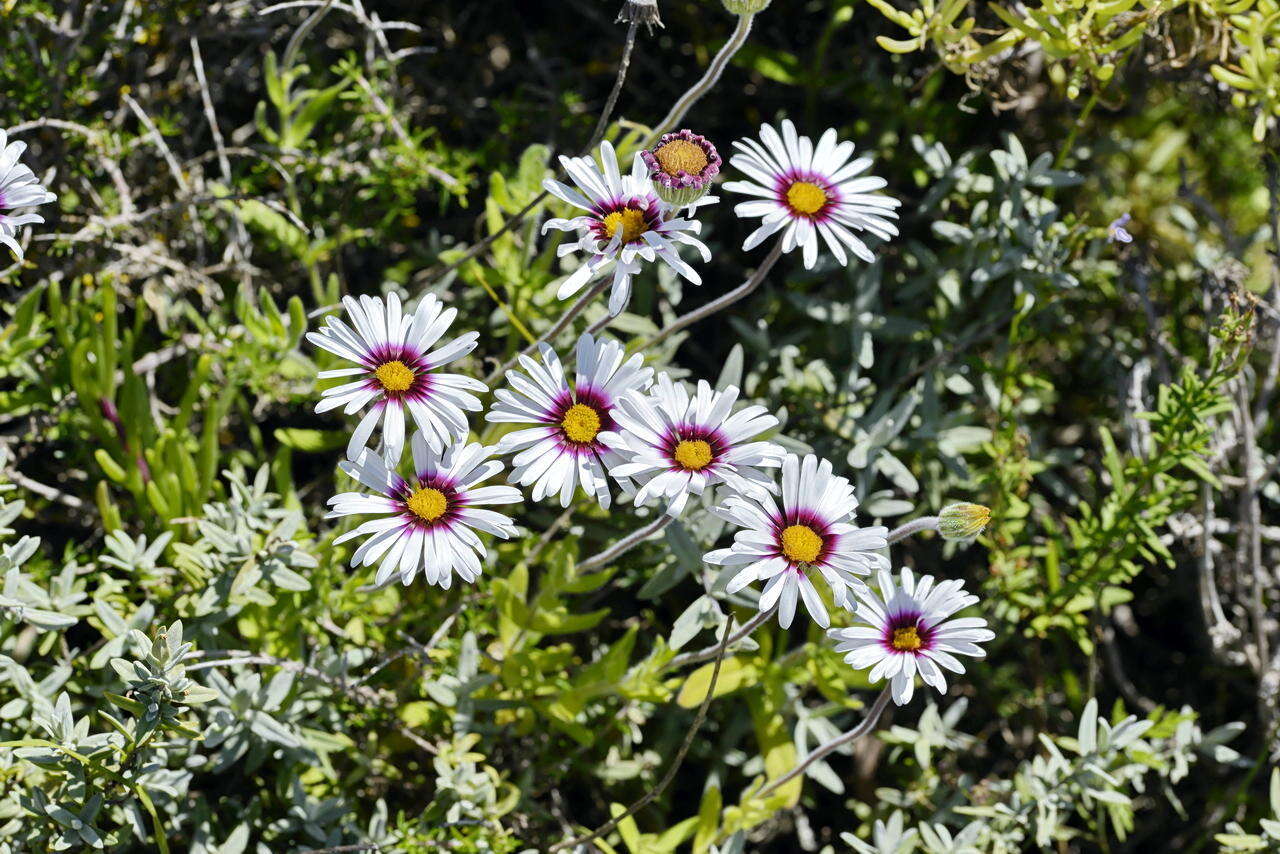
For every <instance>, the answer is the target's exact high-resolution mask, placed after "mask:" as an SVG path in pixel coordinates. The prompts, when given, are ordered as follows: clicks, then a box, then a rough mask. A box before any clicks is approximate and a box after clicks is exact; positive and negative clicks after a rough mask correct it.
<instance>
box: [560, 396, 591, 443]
mask: <svg viewBox="0 0 1280 854" xmlns="http://www.w3.org/2000/svg"><path fill="white" fill-rule="evenodd" d="M560 429H561V430H563V431H564V435H565V438H566V439H568V440H569V441H570V442H577V443H578V444H579V445H585V444H586V443H587V442H590V441H593V440H594V439H595V438H596V434H597V433H599V432H600V413H599V412H596V411H595V410H594V409H592V408H591V407H590V406H587V405H586V404H585V403H575V404H574V405H573V406H570V407H569V411H568V412H566V413H565V414H564V417H563V418H561V419H560Z"/></svg>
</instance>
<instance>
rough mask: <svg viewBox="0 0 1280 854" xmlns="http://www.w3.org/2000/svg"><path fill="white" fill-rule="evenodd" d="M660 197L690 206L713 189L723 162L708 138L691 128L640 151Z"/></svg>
mask: <svg viewBox="0 0 1280 854" xmlns="http://www.w3.org/2000/svg"><path fill="white" fill-rule="evenodd" d="M640 156H641V157H642V158H643V159H644V163H645V165H646V166H648V167H649V180H650V181H651V182H652V184H653V190H654V192H655V193H657V194H658V198H660V199H662V200H663V201H664V202H666V203H667V204H669V205H671V206H672V207H674V208H683V207H687V206H689V205H691V204H693V203H694V202H696V201H698V200H699V199H701V198H702V197H703V196H705V195H706V194H707V190H709V189H711V181H712V179H713V178H715V177H716V175H719V174H720V165H721V163H722V162H723V161H722V160H721V159H720V154H719V153H718V152H717V151H716V147H715V146H714V145H712V144H711V142H710V141H708V140H707V138H706V137H703V136H699V135H698V134H696V133H694V132H693V131H691V130H682V131H678V132H676V133H666V134H663V135H662V138H661V139H659V140H658V144H657V145H655V146H654V147H653V148H652V149H650V150H649V151H642V152H640Z"/></svg>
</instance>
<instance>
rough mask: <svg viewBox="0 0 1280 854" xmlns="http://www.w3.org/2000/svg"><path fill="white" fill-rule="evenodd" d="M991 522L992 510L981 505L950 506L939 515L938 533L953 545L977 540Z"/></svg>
mask: <svg viewBox="0 0 1280 854" xmlns="http://www.w3.org/2000/svg"><path fill="white" fill-rule="evenodd" d="M990 521H991V508H989V507H984V506H982V505H981V504H967V503H963V502H962V503H960V504H949V505H947V506H946V507H943V508H942V512H941V513H939V514H938V533H940V534H942V538H943V539H944V540H950V541H951V542H953V543H968V542H972V541H973V540H975V539H977V537H978V535H979V534H981V533H982V531H983V529H985V528H986V527H987V523H988V522H990Z"/></svg>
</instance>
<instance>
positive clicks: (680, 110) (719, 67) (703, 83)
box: [640, 13, 755, 148]
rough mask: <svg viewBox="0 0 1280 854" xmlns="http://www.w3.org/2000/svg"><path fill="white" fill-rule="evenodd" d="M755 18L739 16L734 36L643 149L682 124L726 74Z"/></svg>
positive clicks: (675, 105)
mask: <svg viewBox="0 0 1280 854" xmlns="http://www.w3.org/2000/svg"><path fill="white" fill-rule="evenodd" d="M754 18H755V14H754V13H752V14H750V15H739V16H738V25H737V26H736V27H734V28H733V34H732V35H731V36H729V40H728V41H727V42H725V43H724V47H722V48H720V51H719V53H717V54H716V55H715V58H714V59H712V60H711V64H710V65H708V66H707V70H706V71H705V72H703V74H702V77H701V78H700V79H699V80H698V82H697V83H695V84H693V86H691V87H690V88H689V89H688V91H686V92H685V93H684V94H683V95H681V96H680V98H679V100H677V101H676V102H675V104H673V105H672V107H671V110H670V112H668V113H667V114H666V115H665V116H663V117H662V121H660V122H658V123H657V124H656V125H654V126H653V130H651V131H650V132H649V136H648V137H646V138H645V141H644V142H643V143H642V144H641V146H640V147H641V148H648V147H649V146H650V145H653V143H654V142H655V141H657V139H658V137H660V136H662V134H663V132H664V131H667V130H671V129H672V128H674V127H675V126H676V125H678V124H680V122H681V121H683V120H684V117H685V114H686V113H688V112H689V109H690V108H691V107H692V106H693V105H694V104H696V103H697V102H698V101H699V100H701V98H702V97H703V96H704V95H706V94H707V93H708V92H709V91H711V87H713V86H715V85H716V83H717V82H719V80H720V75H721V74H723V73H724V70H725V68H726V67H728V65H729V60H731V59H733V55H734V54H735V53H737V52H738V51H739V50H741V49H742V46H743V45H744V44H746V43H747V36H748V35H749V34H750V33H751V22H752V20H753V19H754Z"/></svg>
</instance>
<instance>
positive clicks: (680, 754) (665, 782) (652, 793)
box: [548, 631, 730, 854]
mask: <svg viewBox="0 0 1280 854" xmlns="http://www.w3.org/2000/svg"><path fill="white" fill-rule="evenodd" d="M729 637H730V633H729V632H727V631H726V632H725V633H724V640H723V641H721V642H720V649H719V651H718V653H717V654H716V666H715V667H714V668H713V669H712V671H711V682H710V683H708V685H707V695H706V696H705V697H703V698H702V705H701V706H699V707H698V714H697V715H696V716H695V717H694V719H693V723H692V724H691V725H690V726H689V731H688V732H687V733H685V736H684V742H683V743H682V744H681V745H680V750H678V751H677V752H676V756H675V759H673V760H671V764H670V765H669V766H667V773H666V774H664V775H663V776H662V779H661V780H659V781H658V785H656V786H654V787H653V788H652V789H650V790H649V791H648V792H646V793H645V794H644V795H642V796H641V797H640V799H639V800H638V801H636V802H635V803H633V804H632V805H631V806H629V807H627V808H626V809H625V810H623V811H622V812H621V813H620V814H619V815H617V816H616V817H614V818H613V819H611V820H610V821H607V822H605V823H604V824H602V825H600V827H598V828H596V829H595V830H593V831H591V832H590V833H588V834H586V835H585V836H579V837H577V838H576V839H570V840H568V841H566V842H558V843H556V844H555V845H552V846H551V848H549V849H548V851H550V852H552V854H554V852H556V851H563V850H564V849H565V848H572V847H575V846H578V845H585V844H586V843H588V842H591V841H592V840H594V839H599V838H600V837H601V836H603V835H604V834H606V833H608V832H609V831H611V830H613V829H614V828H615V827H617V826H618V825H619V824H620V823H621V822H622V820H623V819H625V818H628V817H630V816H633V815H635V814H636V813H637V812H639V811H640V810H642V809H644V808H645V806H647V805H648V804H649V803H650V802H651V801H653V800H654V799H655V798H657V797H658V796H659V795H661V794H662V793H663V791H664V790H666V788H667V786H669V785H671V781H672V780H673V779H675V776H676V771H678V770H680V765H681V763H683V762H684V757H685V754H686V753H688V752H689V748H690V746H692V744H693V738H694V736H696V735H697V734H698V730H699V729H701V728H702V722H703V720H705V719H706V717H707V707H708V706H710V705H711V698H712V697H713V696H714V695H715V692H716V680H717V679H719V677H720V665H721V664H723V663H724V651H725V649H726V648H727V647H728V646H729Z"/></svg>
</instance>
